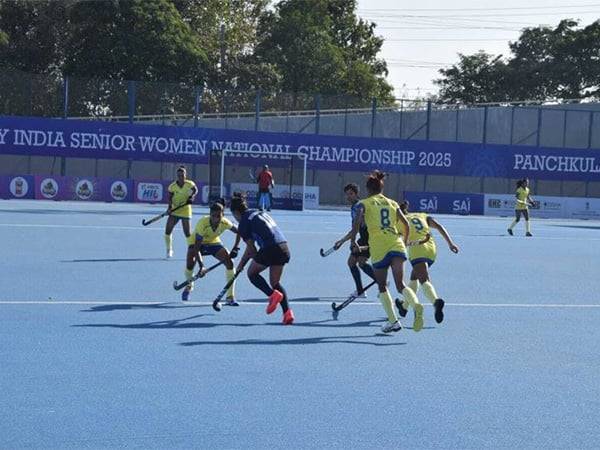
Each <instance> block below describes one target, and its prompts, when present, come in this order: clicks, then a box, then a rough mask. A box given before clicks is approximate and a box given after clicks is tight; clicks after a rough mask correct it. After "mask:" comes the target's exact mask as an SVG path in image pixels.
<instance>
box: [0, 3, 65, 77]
mask: <svg viewBox="0 0 600 450" xmlns="http://www.w3.org/2000/svg"><path fill="white" fill-rule="evenodd" d="M72 3H73V2H72V1H69V0H68V1H63V2H55V1H52V0H6V1H3V2H1V3H0V30H1V31H2V32H1V33H0V34H1V36H2V37H0V41H2V45H0V64H2V67H4V68H13V69H17V70H22V71H24V72H28V73H35V74H42V73H51V72H57V71H58V72H59V71H60V67H61V64H62V61H63V46H62V45H61V43H62V42H63V41H64V39H65V36H66V35H67V33H68V24H67V21H66V11H67V8H68V7H69V6H70V5H71V4H72Z"/></svg>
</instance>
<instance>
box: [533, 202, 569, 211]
mask: <svg viewBox="0 0 600 450" xmlns="http://www.w3.org/2000/svg"><path fill="white" fill-rule="evenodd" d="M536 203H537V204H534V206H533V208H535V209H539V208H540V204H539V202H536ZM543 207H544V208H543V209H544V210H546V211H560V209H561V207H562V204H561V203H558V202H544V203H543Z"/></svg>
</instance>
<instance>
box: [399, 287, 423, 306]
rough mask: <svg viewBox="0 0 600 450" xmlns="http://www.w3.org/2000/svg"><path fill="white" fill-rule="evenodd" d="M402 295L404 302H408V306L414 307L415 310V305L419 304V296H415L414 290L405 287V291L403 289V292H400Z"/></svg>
mask: <svg viewBox="0 0 600 450" xmlns="http://www.w3.org/2000/svg"><path fill="white" fill-rule="evenodd" d="M400 293H401V294H402V296H403V297H404V300H405V301H406V302H408V304H409V305H410V306H412V307H413V308H414V307H415V305H418V304H419V299H418V298H417V296H416V295H415V293H414V292H413V290H412V289H411V288H409V287H405V288H404V289H402V292H400Z"/></svg>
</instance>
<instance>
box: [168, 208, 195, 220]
mask: <svg viewBox="0 0 600 450" xmlns="http://www.w3.org/2000/svg"><path fill="white" fill-rule="evenodd" d="M171 215H172V216H173V217H177V218H178V219H191V218H192V205H185V206H184V207H182V208H179V209H178V210H177V211H173V212H172V213H171Z"/></svg>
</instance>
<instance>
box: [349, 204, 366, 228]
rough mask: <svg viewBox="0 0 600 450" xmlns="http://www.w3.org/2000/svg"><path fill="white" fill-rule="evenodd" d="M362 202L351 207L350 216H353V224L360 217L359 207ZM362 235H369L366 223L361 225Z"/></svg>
mask: <svg viewBox="0 0 600 450" xmlns="http://www.w3.org/2000/svg"><path fill="white" fill-rule="evenodd" d="M359 204H360V202H359V201H358V202H356V203H354V204H353V205H352V206H351V207H350V215H351V216H352V223H353V224H354V220H355V219H356V217H357V216H358V209H359V206H358V205H359ZM360 233H361V234H363V233H367V226H366V225H365V223H364V221H363V223H362V224H361V225H360Z"/></svg>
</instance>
